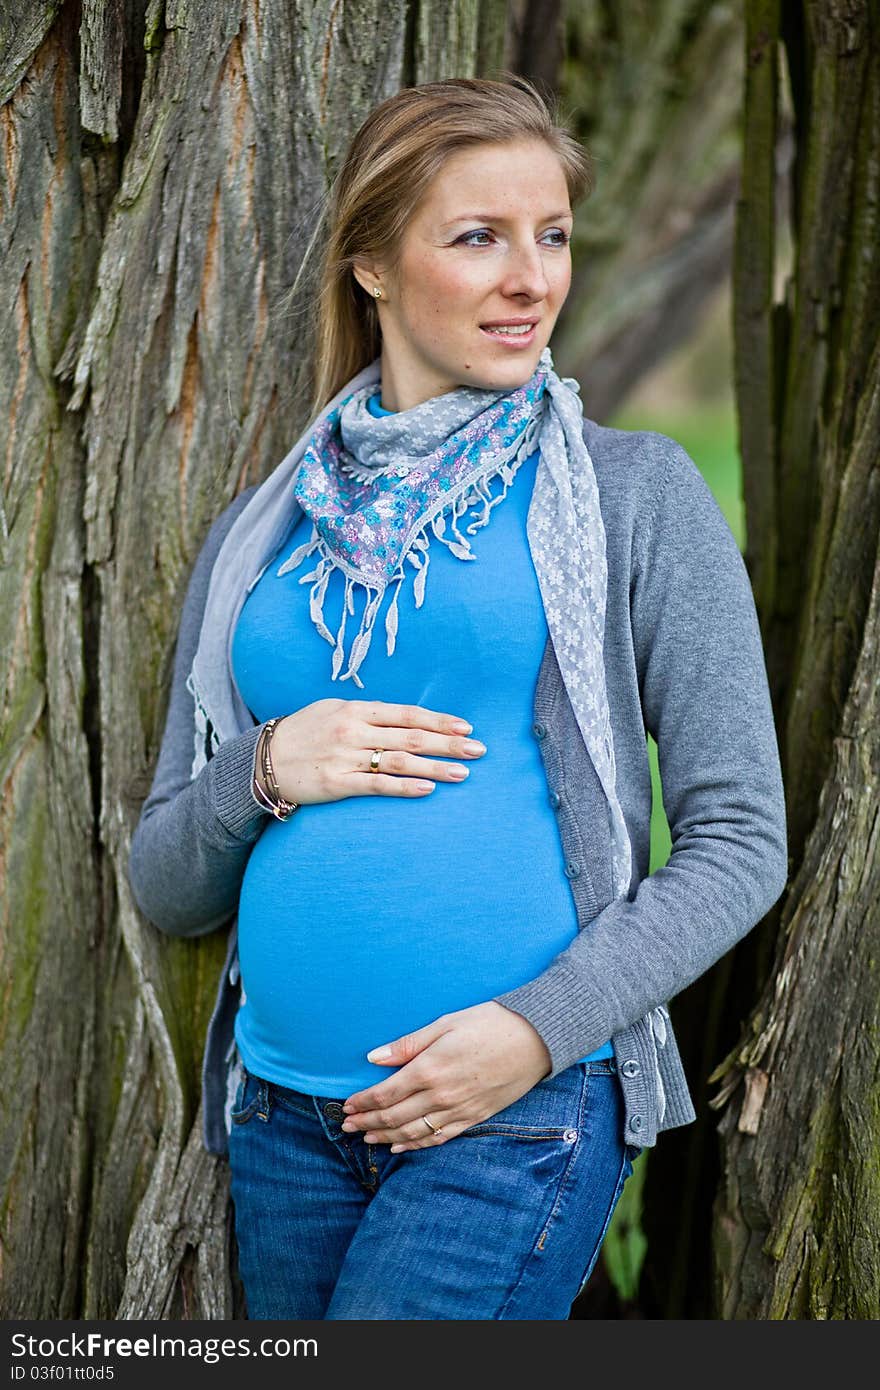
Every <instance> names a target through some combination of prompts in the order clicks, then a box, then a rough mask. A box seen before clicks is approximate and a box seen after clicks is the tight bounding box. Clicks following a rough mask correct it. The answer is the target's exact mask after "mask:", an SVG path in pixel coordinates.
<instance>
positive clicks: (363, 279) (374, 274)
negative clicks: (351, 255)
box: [352, 256, 386, 299]
mask: <svg viewBox="0 0 880 1390" xmlns="http://www.w3.org/2000/svg"><path fill="white" fill-rule="evenodd" d="M384 269H385V268H384V266H382V265H381V264H380V263H379V262H378V261H374V260H371V259H369V258H367V257H366V256H359V257H358V259H357V260H356V261H355V262H354V264H353V266H352V274H353V276H354V278H355V279H356V280H357V282H358V284H359V285H360V287H361V289H363V290H366V292H367V294H368V295H369V296H370V298H371V299H373V298H380V297H382V296H384V292H385V286H386V277H385V274H384ZM377 289H378V290H381V291H382V296H377V295H376V293H375V292H376V290H377Z"/></svg>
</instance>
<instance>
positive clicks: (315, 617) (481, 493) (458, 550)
mask: <svg viewBox="0 0 880 1390" xmlns="http://www.w3.org/2000/svg"><path fill="white" fill-rule="evenodd" d="M535 433H536V431H535V430H533V429H528V430H526V432H525V434H524V436H523V438H522V439H521V440H520V441H518V443H517V445H516V447H515V458H514V459H513V460H511V459H504V460H502V461H501V462H500V463H499V464H498V465H497V466H496V467H495V468H493V469H492V470H491V471H490V472H487V473H484V474H483V475H481V476H480V477H479V478H477V479H476V480H475V481H474V482H472V483H471V484H470V486H469V487H468V488H466V489H465V491H464V492H462V493H461V494H460V495H459V496H458V497H457V498H454V499H453V501H452V502H451V503H450V504H449V505H448V507H447V508H446V509H445V510H442V511H439V512H436V513H435V514H434V516H432V517H430V518H428V519H427V520H426V521H425V522H424V524H423V525H422V526H421V527H420V528H419V530H418V531H417V532H416V533H415V534H414V535H413V537H412V540H411V541H410V544H409V547H408V549H407V550H406V552H405V553H404V554H403V555H402V556H401V560H400V564H399V566H398V568H397V570H396V571H395V572H394V574H393V575H392V577H391V578H390V579H389V580H388V581H387V582H386V583H385V584H383V585H375V584H370V583H368V582H367V581H366V580H363V579H358V578H356V577H355V576H354V575H350V574H347V573H346V572H345V571H344V570H342V567H341V566H340V565H338V564H337V562H336V558H335V557H334V556H333V555H332V554H331V552H330V551H329V550H328V549H327V547H326V544H325V542H324V541H323V539H322V538H321V536H320V535H319V533H318V528H317V526H316V525H315V524H314V523H313V524H312V531H311V535H310V536H309V539H308V540H307V541H305V542H304V543H303V544H302V545H300V546H297V548H296V550H294V552H293V554H292V555H290V556H289V557H288V559H287V560H285V561H284V563H283V564H282V565H281V566H280V567H279V568H278V569H277V570H276V575H278V576H281V575H284V574H289V573H290V572H291V571H292V570H295V569H296V568H297V567H298V566H299V565H300V564H301V563H302V561H303V560H304V559H305V558H306V556H307V555H311V554H314V553H315V552H316V551H317V552H318V554H319V556H320V558H319V560H318V563H317V565H316V566H315V568H314V569H313V570H310V571H309V573H308V574H303V575H301V576H300V578H299V583H300V584H308V583H311V585H312V588H311V592H310V594H309V616H310V618H311V620H312V622H313V624H314V626H315V628H316V630H317V632H318V633H319V634H320V636H321V637H323V638H324V640H325V642H329V644H330V645H331V646H332V647H333V649H334V650H333V660H332V664H331V679H332V680H343V681H344V680H348V679H349V678H350V679H352V680H353V681H354V682H355V684H356V685H357V686H359V687H360V688H361V689H363V685H364V683H363V681H362V680H361V678H360V676H359V675H358V670H359V668H360V666H361V665H362V664H363V662H364V659H365V657H366V655H367V652H368V651H369V649H370V644H371V642H372V639H373V630H374V628H375V623H376V617H377V615H378V612H379V608H380V607H381V604H382V600H383V598H384V596H385V593H386V591H387V590H388V589H389V588H390V586H391V585H392V584H395V583H396V585H397V587H396V589H395V591H394V596H393V598H392V599H391V602H390V604H389V606H388V611H387V613H386V615H385V638H386V641H385V650H386V653H387V655H388V656H392V655H393V654H394V649H395V646H396V643H397V633H398V629H399V623H400V611H399V608H398V598H399V595H400V587H401V585H402V583H403V581H404V579H405V578H406V574H407V571H406V568H405V562H406V561H407V560H408V561H409V563H410V564H411V565H412V566H413V567H414V568H415V570H416V575H415V578H414V581H413V597H414V600H415V606H416V608H421V606H422V604H423V603H424V601H425V585H426V583H427V579H428V564H429V562H430V543H429V539H428V530H429V528H430V531H431V533H432V534H433V535H434V536H435V537H436V539H437V540H438V541H440V542H441V544H442V545H445V546H446V548H447V550H449V551H450V552H451V553H452V554H453V555H454V556H455V557H456V559H459V560H476V558H477V557H476V555H475V554H474V553H473V550H472V548H471V544H470V542H469V541H468V539H467V537H466V536H463V535H462V533H461V531H460V529H459V525H458V522H459V519H460V518H461V517H463V516H464V514H465V513H466V512H467V511H468V510H469V509H471V508H474V507H478V506H480V505H481V504H482V513H481V515H480V516H478V517H477V518H476V520H474V521H472V522H471V523H470V525H469V526H468V527H467V528H466V529H467V532H468V535H472V534H473V533H474V532H475V531H478V530H479V529H480V528H481V527H483V526H486V525H487V524H488V522H489V518H490V513H491V511H492V508H493V507H495V506H497V505H498V503H499V502H502V501H503V500H504V498H505V497H506V496H507V493H508V491H509V489H510V486H511V484H512V482H513V480H514V478H515V477H516V473H517V470H518V469H519V467H520V465H521V464H522V463H523V462H524V461H525V459H526V458H528V457H529V456H530V455H531V454H532V453H533V452H534V448H535ZM498 478H500V479H501V481H502V483H503V485H504V486H503V488H502V490H501V491H500V492H499V493H497V494H496V495H495V496H494V497H493V496H492V495H491V483H492V481H493V480H494V479H498ZM447 517H448V518H449V521H450V526H449V530H450V531H451V533H452V534H451V535H448V534H447ZM334 569H339V570H340V572H341V573H343V574H344V575H345V589H344V595H343V601H342V614H341V617H340V622H339V627H338V629H337V632H336V636H335V637H334V636H333V634H332V633H331V631H330V629H329V628H328V627H327V624H326V622H325V619H324V599H325V597H326V594H327V586H328V584H329V582H330V575H331V573H332V572H333V570H334ZM355 584H359V585H360V586H361V587H362V588H363V589H364V590H365V591H366V595H367V600H366V603H365V605H364V611H363V614H362V616H361V622H360V627H359V628H358V632H357V635H356V637H355V639H354V641H353V643H352V647H351V653H350V657H349V663H348V668H347V670H346V671H345V672H344V673H343V674H342V675H341V676H340V674H339V672H340V669H341V667H342V663H343V660H344V650H343V642H344V638H345V625H346V618H347V615H348V614H349V613H350V614H352V615H354V592H353V591H354V586H355Z"/></svg>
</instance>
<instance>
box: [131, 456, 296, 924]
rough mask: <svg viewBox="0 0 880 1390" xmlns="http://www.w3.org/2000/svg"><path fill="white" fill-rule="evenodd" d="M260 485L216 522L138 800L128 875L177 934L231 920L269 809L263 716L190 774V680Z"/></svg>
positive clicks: (199, 564)
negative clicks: (212, 599) (225, 553)
mask: <svg viewBox="0 0 880 1390" xmlns="http://www.w3.org/2000/svg"><path fill="white" fill-rule="evenodd" d="M255 487H256V484H255V485H254V487H250V488H247V489H246V490H245V491H244V492H242V493H240V494H239V496H238V497H236V498H235V499H234V501H233V502H232V503H231V504H230V505H229V506H228V507H227V508H226V510H225V511H224V512H222V513H221V515H220V516H219V517H218V518H217V520H216V521H215V522H214V524H213V526H212V527H211V529H210V531H209V532H208V535H207V537H206V539H205V542H204V544H203V546H202V549H201V550H200V552H199V555H198V558H197V560H196V563H195V566H194V567H193V572H192V575H191V577H190V581H189V586H188V589H187V593H186V598H185V600H184V605H183V612H182V615H181V621H180V628H179V631H178V636H177V645H176V649H175V656H174V673H173V676H172V682H171V693H170V697H169V703H168V712H167V715H166V719H165V730H164V734H163V736H162V744H161V748H160V751H159V758H158V762H157V764H156V770H155V774H154V777H153V784H152V787H151V789H150V793H149V795H148V797H147V799H146V801H145V802H144V803H143V806H142V807H141V813H140V819H139V821H138V823H137V826H136V827H135V831H134V835H133V837H132V842H131V850H130V853H129V864H128V876H129V882H130V884H131V889H132V893H133V895H134V899H135V902H136V903H137V906H138V907H139V908H140V910H141V912H142V913H143V914H144V916H145V917H147V918H148V919H149V921H151V922H152V923H153V925H154V926H156V927H159V928H160V930H161V931H164V932H167V933H169V934H170V935H172V936H203V935H204V934H205V933H207V932H210V931H213V930H215V929H216V928H217V927H220V926H222V925H223V924H224V923H227V922H228V921H229V919H230V917H231V916H232V915H233V914H234V913H235V912H236V910H237V908H238V898H239V892H240V889H241V882H242V879H243V877H244V871H245V866H246V864H247V861H248V857H249V855H250V852H251V850H252V848H253V846H254V844H255V842H256V841H257V839H258V838H259V836H260V834H261V832H262V830H263V829H264V827H265V825H266V823H267V820H268V818H269V816H270V815H271V812H270V811H268V810H266V808H265V807H263V806H262V805H261V804H260V803H259V802H258V801H257V800H256V798H255V797H254V795H253V791H252V779H253V774H254V762H255V758H256V749H257V742H258V740H259V736H260V732H261V730H262V728H263V725H262V724H255V725H254V727H253V728H252V729H247V730H245V732H244V733H242V734H238V735H236V736H235V737H234V738H231V739H227V740H226V741H225V742H223V743H221V744H220V747H219V748H217V749H216V750H215V752H214V755H213V757H211V758H210V759H209V761H208V762H207V764H206V765H205V767H203V768H202V770H201V772H199V774H198V776H197V777H196V778H194V779H193V780H192V781H191V780H190V774H191V770H192V763H193V754H194V738H195V711H194V706H193V697H192V695H191V694H190V692H189V690H188V689H187V687H186V679H187V676H188V675H189V672H190V668H191V667H192V662H193V657H194V656H195V652H196V647H197V645H198V640H199V633H200V630H201V623H202V615H203V613H204V610H205V603H206V600H207V597H208V585H209V583H210V578H211V570H212V567H213V564H214V560H215V559H216V556H217V552H218V551H219V549H220V546H221V545H222V543H223V540H224V538H225V536H226V533H227V531H228V530H229V528H230V526H231V525H232V523H233V521H234V520H235V518H236V516H237V515H238V513H239V512H240V511H241V510H242V508H243V507H244V506H245V505H246V503H247V501H248V499H249V498H250V495H251V493H252V492H253V491H254V489H255Z"/></svg>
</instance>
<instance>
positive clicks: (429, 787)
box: [416, 782, 434, 792]
mask: <svg viewBox="0 0 880 1390" xmlns="http://www.w3.org/2000/svg"><path fill="white" fill-rule="evenodd" d="M416 786H417V787H418V789H419V791H420V792H432V791H433V790H434V783H433V782H416Z"/></svg>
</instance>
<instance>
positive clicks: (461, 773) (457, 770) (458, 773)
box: [449, 767, 471, 782]
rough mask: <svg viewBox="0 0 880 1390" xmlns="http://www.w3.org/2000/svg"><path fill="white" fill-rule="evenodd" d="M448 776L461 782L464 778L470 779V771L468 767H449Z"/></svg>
mask: <svg viewBox="0 0 880 1390" xmlns="http://www.w3.org/2000/svg"><path fill="white" fill-rule="evenodd" d="M449 775H450V777H455V778H456V780H457V781H459V782H463V781H464V779H465V777H470V775H471V770H470V768H469V767H451V768H450V769H449Z"/></svg>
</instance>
